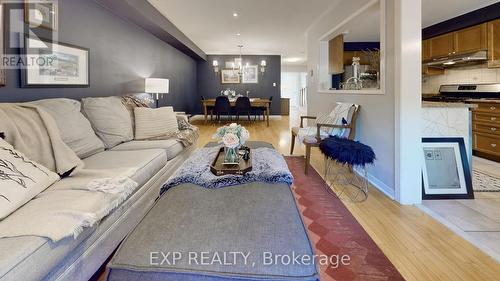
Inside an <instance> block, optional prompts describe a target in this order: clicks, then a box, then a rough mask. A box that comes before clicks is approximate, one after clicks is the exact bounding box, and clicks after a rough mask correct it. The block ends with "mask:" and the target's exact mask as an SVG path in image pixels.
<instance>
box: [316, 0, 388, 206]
mask: <svg viewBox="0 0 500 281" xmlns="http://www.w3.org/2000/svg"><path fill="white" fill-rule="evenodd" d="M369 2H370V1H368V0H350V1H342V2H341V3H340V4H339V5H338V6H336V7H335V8H334V9H332V10H331V11H330V12H329V13H328V14H326V15H325V16H324V17H323V18H322V19H320V20H319V21H318V22H317V24H316V25H314V26H313V27H312V28H311V29H310V30H309V32H308V34H307V58H308V70H312V71H313V72H314V76H313V77H310V76H308V78H309V81H308V99H307V103H308V107H307V110H308V114H309V115H314V114H317V113H319V112H329V111H331V110H332V109H333V107H334V104H335V102H338V101H343V102H353V103H356V104H359V105H361V111H360V115H359V117H358V127H357V131H356V139H358V140H359V141H361V142H363V143H365V144H367V145H369V146H371V147H372V148H373V150H374V151H375V154H376V155H377V161H376V162H375V165H374V166H373V167H370V168H369V176H370V179H371V180H372V181H374V184H376V185H377V186H378V187H379V188H380V189H382V190H383V191H384V192H385V193H386V194H388V195H389V196H390V197H393V196H394V194H395V192H394V179H395V174H394V169H395V167H394V157H395V154H394V146H395V143H394V88H393V84H391V83H387V84H386V87H385V93H384V95H361V94H359V95H358V94H352V95H351V94H349V95H347V94H333V93H319V92H318V76H317V74H318V69H319V65H323V64H325V62H324V58H322V59H321V60H323V61H321V60H320V46H319V40H320V38H321V37H322V36H323V35H325V34H326V33H327V32H328V31H330V30H331V29H332V28H334V27H335V26H337V25H339V24H340V23H341V22H342V21H343V20H344V19H346V17H347V16H348V15H350V14H352V13H354V12H356V11H357V10H358V9H359V8H361V7H363V6H364V5H366V4H368V3H369ZM388 2H392V1H388ZM387 6H390V5H387ZM390 8H391V7H389V9H390ZM388 14H392V12H390V13H388ZM387 25H388V27H389V30H387V32H386V33H387V44H386V50H385V52H386V75H387V76H386V77H391V76H392V75H393V66H392V65H393V53H394V51H393V49H394V48H393V44H392V43H391V41H393V32H391V28H392V27H391V26H392V23H391V22H390V21H389V22H387ZM391 54H392V55H391ZM387 80H388V79H386V81H387ZM389 81H390V78H389Z"/></svg>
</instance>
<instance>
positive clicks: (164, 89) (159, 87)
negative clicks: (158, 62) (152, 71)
mask: <svg viewBox="0 0 500 281" xmlns="http://www.w3.org/2000/svg"><path fill="white" fill-rule="evenodd" d="M168 89H169V81H168V79H165V78H146V79H145V81H144V92H146V93H151V94H168Z"/></svg>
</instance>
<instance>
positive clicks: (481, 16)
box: [422, 2, 500, 39]
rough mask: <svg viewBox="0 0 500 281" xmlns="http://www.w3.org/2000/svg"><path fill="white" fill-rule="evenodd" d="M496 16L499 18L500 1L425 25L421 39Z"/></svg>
mask: <svg viewBox="0 0 500 281" xmlns="http://www.w3.org/2000/svg"><path fill="white" fill-rule="evenodd" d="M450 4H451V5H453V4H452V3H450ZM497 18H500V2H498V3H495V4H493V5H489V6H487V7H484V8H481V9H478V10H475V11H472V12H469V13H467V14H463V15H460V16H458V17H454V18H452V19H449V20H446V21H443V22H440V23H437V24H434V25H431V26H429V27H426V28H424V29H423V30H422V39H429V38H431V37H435V36H438V35H441V34H445V33H448V32H452V31H455V30H459V29H463V28H467V27H469V26H473V25H477V24H481V23H483V22H487V21H491V20H494V19H497Z"/></svg>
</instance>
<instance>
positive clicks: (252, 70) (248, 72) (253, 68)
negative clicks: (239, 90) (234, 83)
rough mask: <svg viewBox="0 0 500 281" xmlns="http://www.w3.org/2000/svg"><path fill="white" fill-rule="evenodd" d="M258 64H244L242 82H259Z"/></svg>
mask: <svg viewBox="0 0 500 281" xmlns="http://www.w3.org/2000/svg"><path fill="white" fill-rule="evenodd" d="M258 73H259V72H258V66H257V65H246V66H245V67H243V75H242V77H241V82H242V83H247V84H250V83H253V84H255V83H259V75H258Z"/></svg>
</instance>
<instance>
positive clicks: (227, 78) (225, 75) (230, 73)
mask: <svg viewBox="0 0 500 281" xmlns="http://www.w3.org/2000/svg"><path fill="white" fill-rule="evenodd" d="M221 83H222V84H239V83H240V75H238V70H235V69H227V68H226V69H222V70H221Z"/></svg>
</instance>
